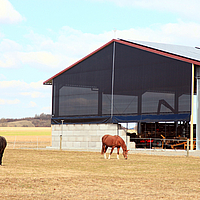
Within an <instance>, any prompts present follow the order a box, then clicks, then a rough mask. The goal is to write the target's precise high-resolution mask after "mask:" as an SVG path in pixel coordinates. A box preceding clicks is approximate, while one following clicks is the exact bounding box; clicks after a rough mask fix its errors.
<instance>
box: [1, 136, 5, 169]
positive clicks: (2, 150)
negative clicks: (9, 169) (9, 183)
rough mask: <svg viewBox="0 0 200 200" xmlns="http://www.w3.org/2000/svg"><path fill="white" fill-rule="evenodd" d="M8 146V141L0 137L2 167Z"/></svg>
mask: <svg viewBox="0 0 200 200" xmlns="http://www.w3.org/2000/svg"><path fill="white" fill-rule="evenodd" d="M6 146H7V142H6V139H5V138H4V137H2V136H0V165H2V157H3V153H4V150H5V148H6Z"/></svg>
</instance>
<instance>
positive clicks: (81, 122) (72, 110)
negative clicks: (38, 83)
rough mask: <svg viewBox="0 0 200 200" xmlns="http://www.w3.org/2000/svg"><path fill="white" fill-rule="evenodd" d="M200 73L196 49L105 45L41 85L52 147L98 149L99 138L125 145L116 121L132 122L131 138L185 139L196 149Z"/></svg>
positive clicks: (120, 42) (122, 43)
mask: <svg viewBox="0 0 200 200" xmlns="http://www.w3.org/2000/svg"><path fill="white" fill-rule="evenodd" d="M199 69H200V49H199V48H198V47H185V46H178V45H169V44H160V43H151V42H138V41H127V40H123V39H113V40H111V41H109V42H108V43H106V44H105V45H103V46H102V47H100V48H98V49H97V50H95V51H94V52H92V53H90V54H89V55H87V56H85V57H84V58H82V59H81V60H79V61H77V62H76V63H74V64H73V65H71V66H69V67H67V68H66V69H64V70H63V71H61V72H59V73H57V74H56V75H54V76H53V77H51V78H49V79H48V80H46V81H45V82H44V83H43V84H44V85H52V119H51V123H52V148H62V149H98V150H99V149H100V148H101V137H102V135H104V134H111V135H115V134H118V135H120V136H122V137H123V138H124V140H125V141H126V143H127V145H128V146H129V145H131V139H133V138H132V135H130V134H129V135H128V134H127V132H126V129H124V128H122V126H121V123H130V122H135V123H137V124H138V126H137V136H136V135H135V136H134V137H137V138H165V139H166V138H177V137H184V138H190V140H191V145H190V148H191V149H194V145H195V146H196V148H197V149H199V148H200V144H199V143H198V137H200V133H198V129H199V127H198V124H199V123H198V121H200V119H199V117H198V115H197V124H196V128H195V131H194V125H193V112H194V95H196V96H197V104H198V99H199V98H200V97H198V90H199V89H198V88H199V87H198V85H199V84H198V80H199V79H198V77H199V73H200V71H199ZM198 108H199V107H198V105H197V109H198ZM197 113H199V112H197ZM194 138H195V139H196V144H194V142H193V140H194Z"/></svg>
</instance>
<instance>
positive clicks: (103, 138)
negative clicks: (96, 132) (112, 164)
mask: <svg viewBox="0 0 200 200" xmlns="http://www.w3.org/2000/svg"><path fill="white" fill-rule="evenodd" d="M107 137H108V135H104V136H103V137H102V149H101V154H103V153H104V152H103V150H104V148H103V147H104V140H105V138H107Z"/></svg>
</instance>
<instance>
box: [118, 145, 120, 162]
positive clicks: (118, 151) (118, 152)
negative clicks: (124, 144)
mask: <svg viewBox="0 0 200 200" xmlns="http://www.w3.org/2000/svg"><path fill="white" fill-rule="evenodd" d="M119 149H120V147H117V159H119Z"/></svg>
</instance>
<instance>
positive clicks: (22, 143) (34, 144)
mask: <svg viewBox="0 0 200 200" xmlns="http://www.w3.org/2000/svg"><path fill="white" fill-rule="evenodd" d="M5 138H6V140H7V147H6V148H8V149H44V148H46V147H47V146H51V136H6V137H5Z"/></svg>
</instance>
